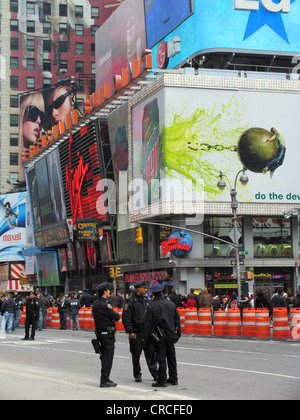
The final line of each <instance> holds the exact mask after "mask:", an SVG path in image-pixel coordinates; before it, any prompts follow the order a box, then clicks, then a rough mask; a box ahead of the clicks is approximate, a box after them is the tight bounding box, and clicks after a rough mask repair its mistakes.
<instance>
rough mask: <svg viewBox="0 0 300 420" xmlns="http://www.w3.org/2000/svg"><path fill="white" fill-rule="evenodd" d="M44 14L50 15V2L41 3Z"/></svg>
mask: <svg viewBox="0 0 300 420" xmlns="http://www.w3.org/2000/svg"><path fill="white" fill-rule="evenodd" d="M43 12H44V15H51V3H43Z"/></svg>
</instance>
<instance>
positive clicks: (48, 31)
mask: <svg viewBox="0 0 300 420" xmlns="http://www.w3.org/2000/svg"><path fill="white" fill-rule="evenodd" d="M43 34H51V22H44V23H43Z"/></svg>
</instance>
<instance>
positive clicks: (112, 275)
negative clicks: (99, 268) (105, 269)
mask: <svg viewBox="0 0 300 420" xmlns="http://www.w3.org/2000/svg"><path fill="white" fill-rule="evenodd" d="M109 276H110V278H111V279H114V278H115V269H114V267H110V269H109Z"/></svg>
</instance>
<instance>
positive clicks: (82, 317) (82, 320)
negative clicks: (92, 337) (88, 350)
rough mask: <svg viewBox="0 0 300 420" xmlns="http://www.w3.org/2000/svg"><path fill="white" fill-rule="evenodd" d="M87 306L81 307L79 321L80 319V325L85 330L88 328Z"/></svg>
mask: <svg viewBox="0 0 300 420" xmlns="http://www.w3.org/2000/svg"><path fill="white" fill-rule="evenodd" d="M85 310H86V308H85V307H83V308H80V309H79V311H78V321H79V327H80V329H81V330H85V329H86V325H87V323H86V311H85Z"/></svg>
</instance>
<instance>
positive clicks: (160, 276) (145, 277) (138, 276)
mask: <svg viewBox="0 0 300 420" xmlns="http://www.w3.org/2000/svg"><path fill="white" fill-rule="evenodd" d="M124 279H125V283H136V282H137V281H146V282H149V283H151V282H152V281H154V280H155V281H165V280H166V279H167V273H166V272H165V271H148V272H142V273H128V274H125V275H124Z"/></svg>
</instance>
